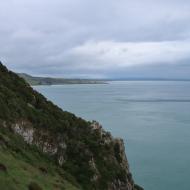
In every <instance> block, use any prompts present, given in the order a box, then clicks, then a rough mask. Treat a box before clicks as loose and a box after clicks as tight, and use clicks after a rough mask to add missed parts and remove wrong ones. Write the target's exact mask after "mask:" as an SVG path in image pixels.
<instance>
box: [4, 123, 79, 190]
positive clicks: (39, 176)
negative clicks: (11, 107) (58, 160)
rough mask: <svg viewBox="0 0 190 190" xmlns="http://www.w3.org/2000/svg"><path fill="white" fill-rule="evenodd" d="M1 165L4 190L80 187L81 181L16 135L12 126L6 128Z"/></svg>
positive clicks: (69, 188) (73, 188) (77, 188)
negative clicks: (74, 178) (11, 129)
mask: <svg viewBox="0 0 190 190" xmlns="http://www.w3.org/2000/svg"><path fill="white" fill-rule="evenodd" d="M0 166H1V167H0V189H2V190H26V189H29V190H41V189H46V190H52V189H62V190H64V189H65V190H79V189H80V187H79V185H77V182H75V181H74V180H73V178H72V177H70V176H69V175H68V174H67V173H66V172H64V171H63V170H60V168H58V167H57V166H56V165H55V163H54V161H53V160H52V159H50V158H49V157H47V156H45V155H44V154H42V153H40V152H39V151H38V150H37V149H36V147H32V146H29V145H27V144H26V143H25V142H24V141H23V139H22V138H21V137H20V136H18V135H15V134H12V133H11V131H10V129H5V128H2V127H1V128H0ZM2 166H3V167H2ZM2 168H4V169H2ZM72 184H73V185H72Z"/></svg>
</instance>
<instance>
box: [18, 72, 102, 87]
mask: <svg viewBox="0 0 190 190" xmlns="http://www.w3.org/2000/svg"><path fill="white" fill-rule="evenodd" d="M18 75H19V76H20V77H22V78H24V79H25V80H26V82H28V83H29V84H30V85H56V84H106V83H105V82H104V81H102V80H98V79H66V78H50V77H34V76H31V75H28V74H25V73H18Z"/></svg>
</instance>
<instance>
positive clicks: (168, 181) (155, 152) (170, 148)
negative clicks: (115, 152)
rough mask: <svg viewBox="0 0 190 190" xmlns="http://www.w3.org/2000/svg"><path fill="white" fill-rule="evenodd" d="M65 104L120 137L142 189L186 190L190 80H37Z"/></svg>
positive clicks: (189, 166) (189, 171)
mask: <svg viewBox="0 0 190 190" xmlns="http://www.w3.org/2000/svg"><path fill="white" fill-rule="evenodd" d="M34 89H36V90H37V91H38V92H40V93H42V94H43V95H45V96H46V97H47V99H49V100H51V101H53V102H54V103H55V104H57V105H58V106H60V107H61V108H62V109H63V110H66V111H70V112H73V113H74V114H75V115H77V116H79V117H82V118H84V119H86V120H96V121H98V122H100V123H101V124H102V126H103V127H104V128H105V129H106V130H107V131H110V132H111V133H112V134H113V136H114V137H120V138H123V139H124V142H125V147H126V154H127V158H128V161H129V164H130V170H131V172H132V174H133V177H134V180H135V182H136V183H137V184H139V185H141V186H142V187H144V189H145V190H190V181H189V179H190V82H189V81H110V82H108V84H93V85H88V84H84V85H83V84H80V85H77V84H76V85H55V86H35V87H34Z"/></svg>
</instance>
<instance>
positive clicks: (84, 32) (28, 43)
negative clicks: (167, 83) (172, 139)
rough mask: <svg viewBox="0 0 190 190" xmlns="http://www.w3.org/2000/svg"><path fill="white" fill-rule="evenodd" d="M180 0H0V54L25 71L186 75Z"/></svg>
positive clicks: (189, 55)
mask: <svg viewBox="0 0 190 190" xmlns="http://www.w3.org/2000/svg"><path fill="white" fill-rule="evenodd" d="M189 8H190V2H189V1H186V0H181V1H177V0H165V1H164V0H160V1H159V2H158V1H155V0H143V1H139V0H134V1H129V0H118V1H115V0H109V1H108V0H104V1H102V0H91V1H89V0H69V1H68V0H54V1H51V0H40V1H38V0H27V1H25V0H6V1H2V2H1V6H0V42H1V49H0V59H1V60H2V61H3V62H4V63H5V64H6V65H7V66H8V67H9V68H10V69H13V70H14V71H17V72H27V73H29V74H33V75H43V76H50V75H52V76H63V77H84V78H86V77H91V78H125V77H126V78H127V77H168V78H190V77H189V76H190V69H189V64H190V63H189V60H190V25H189V22H190V12H189Z"/></svg>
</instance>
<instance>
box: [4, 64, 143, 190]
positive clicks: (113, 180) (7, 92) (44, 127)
mask: <svg viewBox="0 0 190 190" xmlns="http://www.w3.org/2000/svg"><path fill="white" fill-rule="evenodd" d="M0 130H7V131H8V133H12V134H14V135H19V136H21V137H22V138H23V140H24V142H25V143H26V144H27V146H29V147H31V146H32V147H36V148H37V149H38V151H40V153H42V154H44V155H45V156H47V157H48V158H50V159H51V162H53V164H55V165H57V166H58V167H59V169H61V170H62V171H64V172H67V173H68V174H69V175H71V176H72V177H73V179H75V181H76V183H77V184H79V186H80V188H81V189H84V190H89V189H92V190H93V189H94V190H138V189H141V188H140V187H138V186H137V185H135V184H134V181H133V178H132V175H131V173H130V170H129V164H128V161H127V158H126V155H125V148H124V143H123V141H122V140H121V139H115V138H113V137H112V135H111V134H110V133H108V132H106V131H104V130H103V128H102V126H101V125H100V124H99V123H98V122H95V121H93V122H87V121H85V120H83V119H81V118H78V117H76V116H75V115H73V114H71V113H68V112H64V111H62V110H61V109H60V108H58V107H57V106H55V105H54V104H53V103H51V102H50V101H48V100H46V98H45V97H43V96H42V95H41V94H39V93H38V92H36V91H34V90H33V89H32V88H31V87H30V86H29V85H28V84H27V83H25V81H24V80H23V79H21V78H19V77H18V76H17V75H16V74H14V73H13V72H10V71H8V69H7V68H6V67H4V66H3V65H2V64H0ZM0 137H1V136H0ZM6 147H7V148H8V146H6ZM0 148H1V144H0ZM0 158H1V157H0ZM0 178H1V176H0ZM0 183H1V180H0ZM78 188H79V187H78ZM60 189H61V188H60ZM67 189H68V190H69V188H67Z"/></svg>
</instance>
